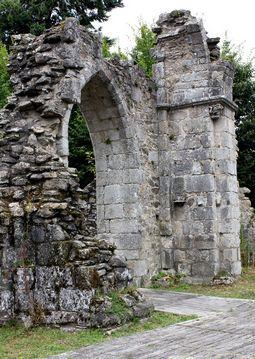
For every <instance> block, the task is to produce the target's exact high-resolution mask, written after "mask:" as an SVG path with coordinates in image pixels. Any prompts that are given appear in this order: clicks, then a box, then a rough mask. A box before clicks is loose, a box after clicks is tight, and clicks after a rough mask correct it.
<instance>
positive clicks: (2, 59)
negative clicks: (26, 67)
mask: <svg viewBox="0 0 255 359" xmlns="http://www.w3.org/2000/svg"><path fill="white" fill-rule="evenodd" d="M7 63H8V53H7V50H6V47H5V46H4V45H3V44H2V43H1V42H0V108H2V107H3V106H4V105H5V104H6V101H7V97H8V96H9V95H10V92H11V85H10V80H9V74H8V68H7Z"/></svg>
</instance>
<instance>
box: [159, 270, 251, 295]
mask: <svg viewBox="0 0 255 359" xmlns="http://www.w3.org/2000/svg"><path fill="white" fill-rule="evenodd" d="M153 288H155V287H153ZM156 288H157V289H167V290H170V291H174V292H186V293H196V294H203V295H211V296H216V297H226V298H240V299H241V298H242V299H253V300H255V267H250V268H245V269H244V270H243V273H242V275H241V276H240V278H239V279H238V280H237V281H236V282H234V283H233V284H231V285H218V286H216V285H213V286H212V285H197V284H194V285H192V284H187V283H184V282H182V281H181V282H179V283H176V284H174V283H173V284H172V285H169V286H168V287H165V286H157V287H156Z"/></svg>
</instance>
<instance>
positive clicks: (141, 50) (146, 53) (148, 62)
mask: <svg viewBox="0 0 255 359" xmlns="http://www.w3.org/2000/svg"><path fill="white" fill-rule="evenodd" d="M155 44H156V35H155V34H154V33H153V32H152V30H151V28H150V27H149V26H148V25H146V24H145V23H141V24H140V26H139V28H138V30H137V31H136V34H135V47H134V49H133V51H132V53H131V56H132V58H133V59H134V60H135V61H136V62H137V63H138V65H139V66H140V67H141V68H142V69H143V70H144V72H145V74H146V75H147V76H148V77H149V78H151V77H152V65H153V64H154V63H155V61H154V59H153V56H152V54H151V49H152V48H153V47H154V46H155Z"/></svg>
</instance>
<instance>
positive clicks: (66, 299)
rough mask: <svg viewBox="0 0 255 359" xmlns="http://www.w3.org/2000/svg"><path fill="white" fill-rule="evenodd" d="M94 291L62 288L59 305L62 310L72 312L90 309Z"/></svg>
mask: <svg viewBox="0 0 255 359" xmlns="http://www.w3.org/2000/svg"><path fill="white" fill-rule="evenodd" d="M92 295H93V291H89V290H80V289H65V288H63V289H61V291H60V294H59V306H60V309H61V310H64V311H70V312H82V311H88V309H89V306H90V301H91V298H92Z"/></svg>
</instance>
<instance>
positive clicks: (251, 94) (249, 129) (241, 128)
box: [221, 41, 255, 206]
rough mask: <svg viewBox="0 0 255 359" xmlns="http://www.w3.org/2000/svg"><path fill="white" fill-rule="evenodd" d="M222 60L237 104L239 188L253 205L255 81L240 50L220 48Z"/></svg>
mask: <svg viewBox="0 0 255 359" xmlns="http://www.w3.org/2000/svg"><path fill="white" fill-rule="evenodd" d="M221 56H222V58H223V59H225V60H228V61H230V62H231V63H232V64H233V65H234V68H235V76H234V86H233V99H234V101H235V102H236V104H237V105H238V111H237V113H236V117H235V118H236V126H237V140H238V147H239V156H238V163H237V172H238V179H239V183H240V185H241V186H244V187H248V188H249V189H250V190H251V194H250V199H251V202H252V205H253V206H255V78H254V74H255V72H254V65H253V63H252V60H250V61H244V60H243V58H242V54H241V49H240V48H239V49H237V50H236V49H235V48H234V46H232V44H231V43H230V42H229V41H225V42H224V43H223V46H222V55H221Z"/></svg>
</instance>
